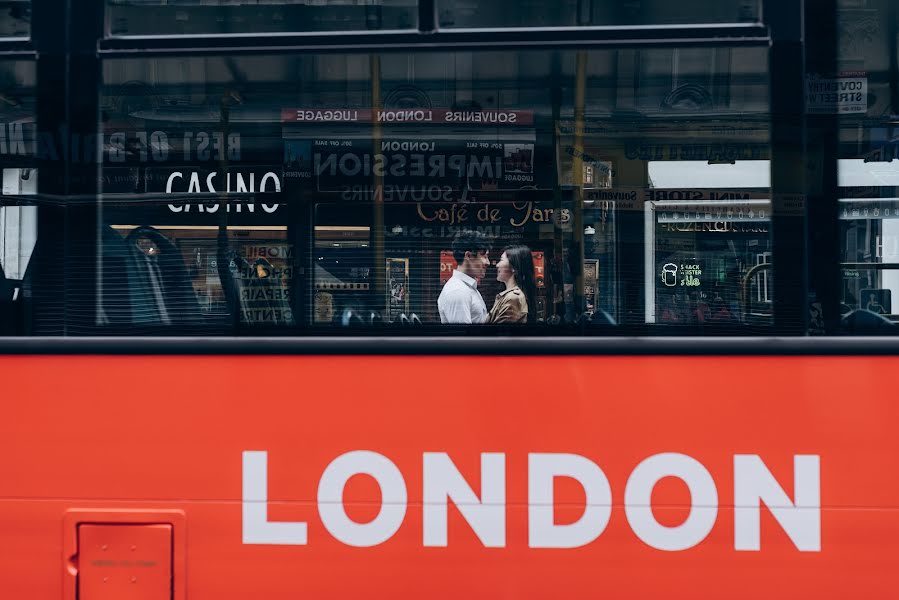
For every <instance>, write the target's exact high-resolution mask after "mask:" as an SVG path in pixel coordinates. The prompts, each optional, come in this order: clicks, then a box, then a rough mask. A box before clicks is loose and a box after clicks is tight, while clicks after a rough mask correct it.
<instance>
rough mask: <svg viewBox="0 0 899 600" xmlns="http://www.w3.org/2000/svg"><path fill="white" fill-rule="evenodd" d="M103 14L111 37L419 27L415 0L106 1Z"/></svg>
mask: <svg viewBox="0 0 899 600" xmlns="http://www.w3.org/2000/svg"><path fill="white" fill-rule="evenodd" d="M107 12H108V22H109V34H110V35H114V36H128V35H154V34H169V35H173V34H182V35H187V34H204V33H263V32H292V31H294V32H304V31H361V30H374V29H377V30H383V29H414V28H416V27H418V3H417V2H416V0H108V4H107Z"/></svg>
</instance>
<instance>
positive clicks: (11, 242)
mask: <svg viewBox="0 0 899 600" xmlns="http://www.w3.org/2000/svg"><path fill="white" fill-rule="evenodd" d="M34 90H35V65H34V63H33V62H30V61H0V177H2V183H0V335H23V334H25V333H26V332H28V331H29V330H28V329H26V321H25V309H24V300H25V296H26V295H27V290H26V289H25V288H26V285H25V284H26V281H27V279H28V278H29V276H30V274H31V273H32V272H33V271H34V262H35V261H34V260H32V258H33V255H34V250H35V244H36V243H37V233H38V230H37V225H38V208H37V198H36V197H35V194H36V193H37V169H36V166H37V165H36V163H35V156H36V154H35V153H36V135H35V118H34V117H35V95H34Z"/></svg>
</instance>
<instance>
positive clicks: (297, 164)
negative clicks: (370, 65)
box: [285, 137, 546, 201]
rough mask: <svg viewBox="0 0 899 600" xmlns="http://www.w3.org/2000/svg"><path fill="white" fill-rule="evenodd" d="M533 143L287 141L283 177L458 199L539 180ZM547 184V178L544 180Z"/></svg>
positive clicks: (392, 194)
mask: <svg viewBox="0 0 899 600" xmlns="http://www.w3.org/2000/svg"><path fill="white" fill-rule="evenodd" d="M534 152H535V144H534V143H533V142H524V141H517V142H514V143H513V142H508V141H503V140H497V139H492V140H466V139H463V138H461V137H460V138H455V139H440V140H434V139H390V140H382V141H380V142H377V143H376V144H374V145H373V142H372V140H371V139H370V138H368V139H317V140H288V141H287V142H285V156H286V157H287V158H286V160H285V165H286V167H285V177H287V178H289V179H298V180H301V181H303V180H310V179H311V180H314V183H313V185H314V186H315V188H316V189H318V190H319V191H323V192H324V191H327V192H341V193H343V194H344V197H346V196H348V195H352V196H356V195H359V194H368V195H372V194H378V195H380V196H381V197H382V198H384V199H390V200H396V201H404V200H405V201H410V200H411V201H422V200H426V199H427V200H432V201H436V200H444V201H449V200H452V199H456V198H458V195H459V194H458V193H457V192H459V191H463V190H483V191H487V190H518V189H523V188H534V187H538V186H539V185H540V183H541V182H540V181H538V175H539V174H538V173H536V172H535V168H534V165H535V155H534ZM543 187H546V182H543Z"/></svg>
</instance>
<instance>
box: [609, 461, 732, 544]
mask: <svg viewBox="0 0 899 600" xmlns="http://www.w3.org/2000/svg"><path fill="white" fill-rule="evenodd" d="M665 477H677V478H678V479H680V480H682V481H683V482H684V483H686V484H687V487H688V488H689V489H690V504H691V506H690V515H689V516H688V517H687V520H686V521H684V522H683V523H682V524H680V525H678V526H676V527H666V526H665V525H662V524H661V523H659V522H658V521H656V519H655V516H653V514H652V505H651V504H652V490H653V489H654V488H655V486H656V484H657V483H658V482H659V480H661V479H663V478H665ZM624 512H625V514H626V515H627V520H628V522H629V523H630V525H631V529H632V530H633V531H634V533H635V534H636V535H637V537H639V538H640V539H641V540H643V542H644V543H645V544H647V545H649V546H652V547H653V548H656V549H658V550H668V551H670V552H676V551H679V550H686V549H688V548H692V547H693V546H695V545H697V544H698V543H700V542H701V541H702V540H704V539H705V538H706V536H708V535H709V532H711V531H712V527H714V526H715V520H716V519H717V518H718V490H717V489H716V488H715V481H714V480H713V479H712V476H711V475H710V474H709V472H708V471H707V470H706V468H705V467H704V466H702V463H700V462H699V461H698V460H696V459H695V458H692V457H690V456H687V455H686V454H678V453H673V452H669V453H665V454H656V455H655V456H650V457H649V458H647V459H646V460H644V461H643V462H641V463H640V464H639V465H637V468H635V469H634V472H633V473H631V476H630V477H629V478H628V480H627V486H626V487H625V489H624Z"/></svg>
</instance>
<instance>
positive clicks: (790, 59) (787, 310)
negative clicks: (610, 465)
mask: <svg viewBox="0 0 899 600" xmlns="http://www.w3.org/2000/svg"><path fill="white" fill-rule="evenodd" d="M824 2H825V4H826V6H823V7H822V6H817V7H816V8H815V10H818V11H819V12H823V13H827V12H828V11H829V10H831V9H832V12H831V13H830V14H832V15H833V18H832V20H834V21H835V19H836V0H824ZM79 4H80V5H79V9H78V10H72V9H70V8H67V9H66V10H65V11H64V14H60V11H59V10H58V7H57V6H55V2H54V0H33V8H34V11H33V13H34V15H35V17H34V21H35V23H34V24H33V28H32V32H33V33H32V39H30V40H28V41H23V40H18V39H16V40H0V57H2V56H5V55H7V54H16V55H27V56H33V57H35V58H36V60H37V61H38V75H39V79H38V95H39V106H40V107H42V108H39V111H38V127H39V130H41V131H47V130H56V129H57V128H61V127H65V126H66V125H67V124H68V118H69V115H70V114H72V113H73V109H77V108H81V109H82V111H81V112H80V115H81V116H84V115H85V113H84V111H83V108H84V107H85V105H86V104H90V103H93V106H94V108H95V109H97V108H98V107H99V99H98V98H99V93H100V92H99V82H100V73H101V72H102V71H101V69H102V64H103V62H104V61H106V60H110V59H116V58H151V57H174V56H208V55H216V56H235V57H236V56H252V55H261V54H288V55H290V54H294V55H296V54H306V53H313V52H314V53H357V54H358V53H379V54H380V53H397V52H413V51H414V52H427V51H447V50H455V49H480V50H485V51H490V50H536V49H546V50H549V49H559V50H564V49H569V50H574V49H584V50H590V49H603V48H605V49H611V48H653V47H678V48H683V47H721V48H735V47H756V48H760V47H764V48H767V49H768V52H769V57H768V74H769V81H770V83H769V100H770V110H769V113H770V115H771V117H770V131H771V164H772V177H771V197H772V201H773V211H772V215H771V226H772V231H773V241H772V250H773V258H772V260H773V263H774V264H776V265H777V269H776V275H775V277H774V298H775V307H774V326H773V327H772V328H768V329H767V330H757V331H756V330H746V331H745V333H747V334H749V335H748V336H747V337H742V336H741V338H740V340H745V341H749V340H751V339H753V338H752V337H751V336H752V335H758V336H770V335H771V334H776V335H781V336H790V337H792V336H802V335H805V334H806V332H807V324H808V320H809V317H808V315H807V314H806V313H807V312H808V311H807V310H806V309H805V307H806V304H807V301H808V295H809V294H808V289H809V285H808V284H809V282H808V279H807V272H806V269H807V268H810V267H809V262H810V261H811V260H812V257H815V256H817V254H816V249H820V247H821V246H822V242H821V241H820V240H819V241H818V243H817V245H816V244H814V243H811V242H810V246H809V248H808V250H807V251H806V252H804V251H798V252H797V251H796V247H795V244H794V243H793V242H792V241H791V239H794V238H796V236H799V238H800V239H802V238H804V235H805V233H804V231H805V227H806V225H807V224H808V225H812V224H813V223H807V219H806V216H805V215H801V216H798V217H797V215H796V214H795V213H792V212H790V211H789V210H784V209H783V202H781V199H784V198H795V195H796V194H797V193H799V194H804V195H805V194H806V192H807V190H806V186H805V182H804V181H799V182H798V183H797V181H796V173H795V171H794V170H793V169H792V166H791V165H792V164H794V163H793V162H792V160H791V159H795V157H796V153H797V152H798V153H799V154H800V156H801V157H804V156H805V154H804V152H805V148H804V147H803V145H802V144H803V143H804V140H805V136H806V132H805V130H806V126H805V119H804V118H802V117H804V111H803V107H802V105H801V104H802V100H801V98H802V90H803V78H802V77H801V76H800V77H797V76H796V75H797V73H799V74H800V75H801V74H802V73H803V72H804V69H805V65H804V64H803V60H804V53H803V51H802V49H803V44H804V43H806V42H805V40H808V39H810V38H813V37H814V34H815V33H818V32H814V31H805V30H803V25H802V20H803V19H802V18H803V10H804V9H805V7H804V6H803V2H801V1H800V0H792V1H790V2H784V1H783V0H764V1H763V11H762V15H763V16H762V22H761V23H759V24H752V23H750V24H739V23H735V24H714V25H702V24H698V25H673V26H599V27H543V28H513V29H504V28H484V29H453V30H440V29H439V28H438V27H437V24H436V9H435V6H436V2H435V0H420V2H419V24H418V29H417V30H412V31H408V32H405V31H404V32H395V31H361V32H329V33H327V34H321V33H289V34H271V33H265V34H237V35H228V34H208V35H154V36H121V37H112V36H108V35H107V33H108V30H107V29H106V22H105V17H106V12H105V0H85V1H84V2H83V3H79ZM808 10H812V8H808ZM825 20H826V19H825ZM826 33H827V34H828V35H829V36H830V37H832V38H834V39H833V40H832V41H833V42H834V43H833V44H832V46H833V47H836V44H835V38H836V28H835V27H834V28H833V31H831V30H829V29H828V30H827V31H826ZM62 34H66V35H62ZM828 39H830V38H828ZM827 41H828V40H822V41H821V42H820V43H821V44H822V45H823V44H825V43H826V42H827ZM72 54H74V55H76V56H77V58H78V62H77V63H73V65H75V66H74V67H72V68H79V69H83V70H84V71H85V72H86V73H87V74H88V75H89V76H87V77H84V78H80V77H79V78H73V79H75V80H77V81H75V82H74V83H69V84H68V85H69V86H70V87H68V88H67V90H66V93H64V94H59V90H58V89H54V88H53V87H52V81H47V80H46V79H47V78H46V75H47V74H48V73H49V74H50V75H53V76H56V78H59V77H60V76H61V75H65V73H64V72H61V69H65V68H69V67H66V66H63V65H62V63H61V62H60V60H59V59H60V57H61V56H63V57H65V56H70V55H72ZM831 59H832V62H833V63H835V62H836V56H835V51H834V53H833V56H832V57H831V56H830V55H828V57H824V58H823V59H819V60H818V66H820V65H821V64H822V63H827V61H828V60H831ZM79 73H81V71H79ZM57 80H58V79H57ZM51 90H53V92H54V94H55V95H56V98H57V100H56V101H55V102H56V104H54V103H53V102H50V103H48V102H46V98H47V97H48V96H49V94H50V91H51ZM85 92H86V95H85ZM797 92H798V93H797ZM76 97H77V98H76ZM797 98H798V99H797ZM51 109H52V110H51ZM98 112H99V111H98V110H94V119H96V121H95V122H93V123H84V122H82V123H80V128H81V129H91V127H92V128H93V129H92V130H94V131H97V130H98V129H99V119H100V115H99V114H97V113H98ZM797 116H798V117H800V118H799V119H798V126H797V125H796V124H795V123H794V122H793V121H796V117H797ZM832 133H833V137H834V139H836V129H835V128H834V131H833V132H832ZM835 153H836V149H835V148H833V152H831V153H830V154H832V156H831V155H830V154H828V153H825V154H824V155H823V156H822V160H823V161H824V162H825V163H826V162H829V159H831V158H832V159H833V164H834V169H833V171H835V170H836V169H835V166H836V155H835ZM101 167H102V164H100V160H99V157H98V158H97V163H96V164H90V165H80V166H79V165H73V163H72V160H71V159H70V158H69V157H66V158H64V159H63V160H59V161H55V164H54V163H50V162H49V161H43V162H42V164H39V169H40V171H39V172H40V182H41V183H40V188H39V195H40V197H44V196H45V195H47V194H49V196H51V197H56V196H62V197H68V196H70V195H72V196H74V195H76V194H77V195H78V196H80V197H81V198H84V197H85V195H91V194H93V195H95V196H96V197H97V198H99V195H98V191H99V190H98V189H97V185H96V182H94V183H93V185H90V184H87V185H82V186H80V187H73V186H71V185H69V183H68V181H67V179H66V178H67V177H68V176H69V175H70V173H71V172H72V171H73V169H84V170H89V169H98V168H101ZM825 170H826V169H825ZM46 184H49V185H46ZM822 195H823V197H824V198H825V199H827V200H830V199H831V198H832V200H833V202H832V204H833V207H832V212H833V214H834V215H835V214H836V197H837V193H836V188H835V176H834V189H833V190H830V189H826V190H824V192H823V194H822ZM95 204H96V203H95ZM820 204H821V203H819V210H818V212H817V213H816V214H817V218H816V219H815V222H816V223H818V224H820V223H821V222H822V220H826V218H827V215H829V212H828V211H829V210H830V207H829V204H828V205H827V206H823V207H821V206H820ZM81 205H82V206H83V202H81ZM86 220H89V218H88V219H86ZM41 221H42V222H43V225H39V227H40V229H39V235H63V236H65V235H66V234H67V232H68V231H70V230H69V229H68V228H70V227H72V226H73V224H72V223H70V222H69V221H68V220H67V219H64V218H63V219H59V218H55V219H54V218H51V219H43V218H42V219H41ZM82 222H84V221H82ZM834 226H836V225H835V224H834ZM288 235H290V232H289V234H288ZM644 242H645V240H644ZM834 243H835V239H834V240H830V245H833V244H834ZM800 246H802V244H800ZM800 250H802V249H800ZM823 254H824V255H826V254H827V253H826V252H825V253H823ZM818 262H819V263H821V262H822V261H818ZM815 273H816V276H818V279H820V278H821V277H820V274H821V273H826V274H827V277H826V278H827V279H831V280H832V281H833V283H834V284H832V285H830V288H838V281H839V279H838V278H839V264H838V262H834V261H832V260H830V259H826V260H824V261H823V264H818V268H817V269H816V270H815ZM821 288H822V289H824V290H827V289H829V288H828V286H827V285H822V286H821ZM825 304H826V305H828V306H829V305H831V304H832V305H835V306H838V302H837V299H836V298H827V299H826V303H825ZM797 311H798V313H799V314H797ZM836 316H837V320H836V323H837V324H838V323H839V320H838V314H837V315H836ZM833 323H834V321H833V317H832V315H830V321H829V327H828V329H827V333H831V334H835V333H838V331H837V329H836V328H835V327H834V326H833ZM242 329H243V328H239V327H235V332H237V331H238V330H242ZM298 329H299V328H298ZM570 329H571V332H572V333H578V332H580V333H583V332H584V331H583V328H577V327H575V328H570ZM594 332H595V333H600V334H611V335H613V336H615V338H616V339H617V340H618V341H615V342H611V343H612V346H613V347H615V348H616V349H617V350H616V352H617V351H624V345H623V342H624V341H625V340H623V339H621V336H625V335H632V336H633V335H637V336H645V335H647V334H649V335H652V334H659V333H662V329H661V327H659V326H654V325H652V324H647V325H645V326H643V327H637V326H631V327H626V328H623V329H622V328H617V329H616V330H615V331H602V330H601V329H591V333H594ZM678 332H679V328H674V329H672V328H670V327H665V330H664V333H665V334H666V335H665V337H664V338H653V337H646V338H644V339H645V340H646V341H647V342H648V341H649V340H653V342H652V345H655V344H657V343H659V342H658V340H673V339H677V338H673V337H669V335H677V334H678ZM742 332H744V330H741V333H742ZM72 333H77V332H68V331H65V332H64V335H66V334H72ZM89 333H91V334H93V333H94V332H93V331H90V332H89ZM96 333H98V334H100V335H101V336H103V335H116V334H118V335H123V334H124V337H122V338H118V339H116V340H113V341H110V342H109V343H113V344H126V345H127V344H129V343H130V342H129V341H128V340H129V339H131V340H135V343H136V341H137V340H140V343H147V342H148V341H149V340H150V339H155V338H128V337H127V335H128V334H127V331H122V332H112V331H108V330H99V329H98V330H97V332H96ZM160 333H165V332H164V331H160ZM290 333H291V332H290V331H287V332H284V334H287V335H289V334H290ZM353 333H354V332H352V331H346V332H342V334H339V335H334V336H333V337H328V338H324V337H317V338H316V337H304V338H301V339H302V340H310V342H309V343H310V344H313V345H318V344H319V343H321V344H325V346H323V347H330V346H331V345H340V346H341V347H347V348H357V349H358V344H359V343H360V341H361V340H372V341H375V342H379V341H380V342H381V343H382V344H378V343H374V344H364V345H365V346H366V347H368V346H371V348H372V349H376V348H381V349H382V350H383V349H384V346H383V341H385V340H387V339H389V340H391V341H390V343H389V344H388V346H391V347H392V346H393V345H396V344H398V346H397V348H399V347H402V345H403V344H413V345H420V344H427V343H433V340H442V341H448V342H449V343H450V345H452V346H453V347H456V346H458V347H461V345H463V344H465V343H467V342H466V341H465V340H471V341H474V340H476V339H479V338H475V337H472V335H471V334H468V335H466V336H464V337H457V338H454V337H453V336H452V335H450V336H449V337H439V338H438V337H430V336H429V335H428V333H430V332H425V331H422V332H421V334H420V335H419V336H406V335H403V336H397V337H394V336H392V335H391V336H378V332H377V331H371V332H370V333H371V334H372V337H364V338H362V337H355V336H353V335H352V334H353ZM447 333H450V334H452V332H450V331H448V332H447ZM473 333H475V334H476V332H473ZM562 333H566V332H562ZM680 333H683V331H680ZM703 333H705V332H703ZM284 334H282V335H280V336H279V335H273V336H271V337H266V338H261V339H267V340H271V341H272V342H274V343H276V344H288V345H291V344H298V345H297V346H296V347H297V348H300V347H305V346H304V343H303V342H302V341H300V339H295V340H292V339H291V338H288V337H286V336H285V335H284ZM547 334H550V335H547ZM406 337H409V338H411V339H410V340H407V341H403V340H404V338H406ZM35 339H36V340H41V339H46V338H35ZM161 339H163V340H178V339H181V338H177V337H168V338H161ZM216 339H220V340H225V339H226V338H216ZM240 339H242V340H246V341H247V342H249V341H251V340H255V339H260V338H256V337H246V338H240ZM491 339H492V340H493V342H486V341H485V342H484V343H487V344H488V346H490V345H491V344H492V343H494V342H501V341H502V339H504V338H491ZM527 339H529V340H533V342H529V343H528V344H525V345H524V346H519V347H521V348H529V349H531V348H532V349H531V350H529V351H528V352H529V353H541V352H542V351H546V349H547V348H550V347H552V346H555V345H559V347H564V348H575V347H579V346H577V344H578V342H576V341H575V339H574V338H570V337H556V336H552V335H551V332H550V331H545V332H544V335H540V336H538V337H534V338H527ZM684 339H689V340H691V341H699V340H701V339H702V336H698V337H690V338H684ZM73 340H74V338H73ZM313 340H319V341H315V342H313ZM100 341H101V340H100V339H97V342H100ZM585 341H586V342H587V343H586V344H584V347H589V346H591V344H594V345H595V348H597V349H599V348H601V347H603V346H602V343H601V342H600V341H597V340H596V339H595V338H594V339H588V338H585ZM6 343H15V344H16V345H18V344H20V343H22V344H25V345H24V346H20V347H21V348H22V349H23V350H24V349H25V348H28V347H31V345H30V344H28V343H27V341H25V340H18V341H15V340H13V339H12V338H7V341H6ZM80 343H81V342H75V341H73V344H74V346H72V347H80V346H79V344H80ZM161 343H162V344H164V343H165V342H161ZM715 343H718V342H715ZM741 343H742V342H741ZM197 344H199V345H196V347H197V348H200V347H203V345H202V344H203V342H199V341H198V342H197ZM535 344H536V346H535ZM596 344H598V345H596ZM194 345H195V344H192V346H194ZM239 345H240V346H242V347H245V348H251V347H252V344H251V343H247V344H243V343H241V344H239ZM437 345H438V346H441V345H442V344H437ZM477 345H479V346H480V345H481V343H480V342H479V343H478V344H477ZM214 346H215V342H212V343H211V344H210V346H209V347H214ZM91 347H93V346H92V345H91ZM151 347H157V348H162V347H164V346H162V345H159V344H151ZM485 348H486V347H485ZM538 348H542V349H543V350H542V351H541V350H539V349H538ZM735 348H736V346H735ZM386 351H388V352H393V350H390V349H387V350H386Z"/></svg>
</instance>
